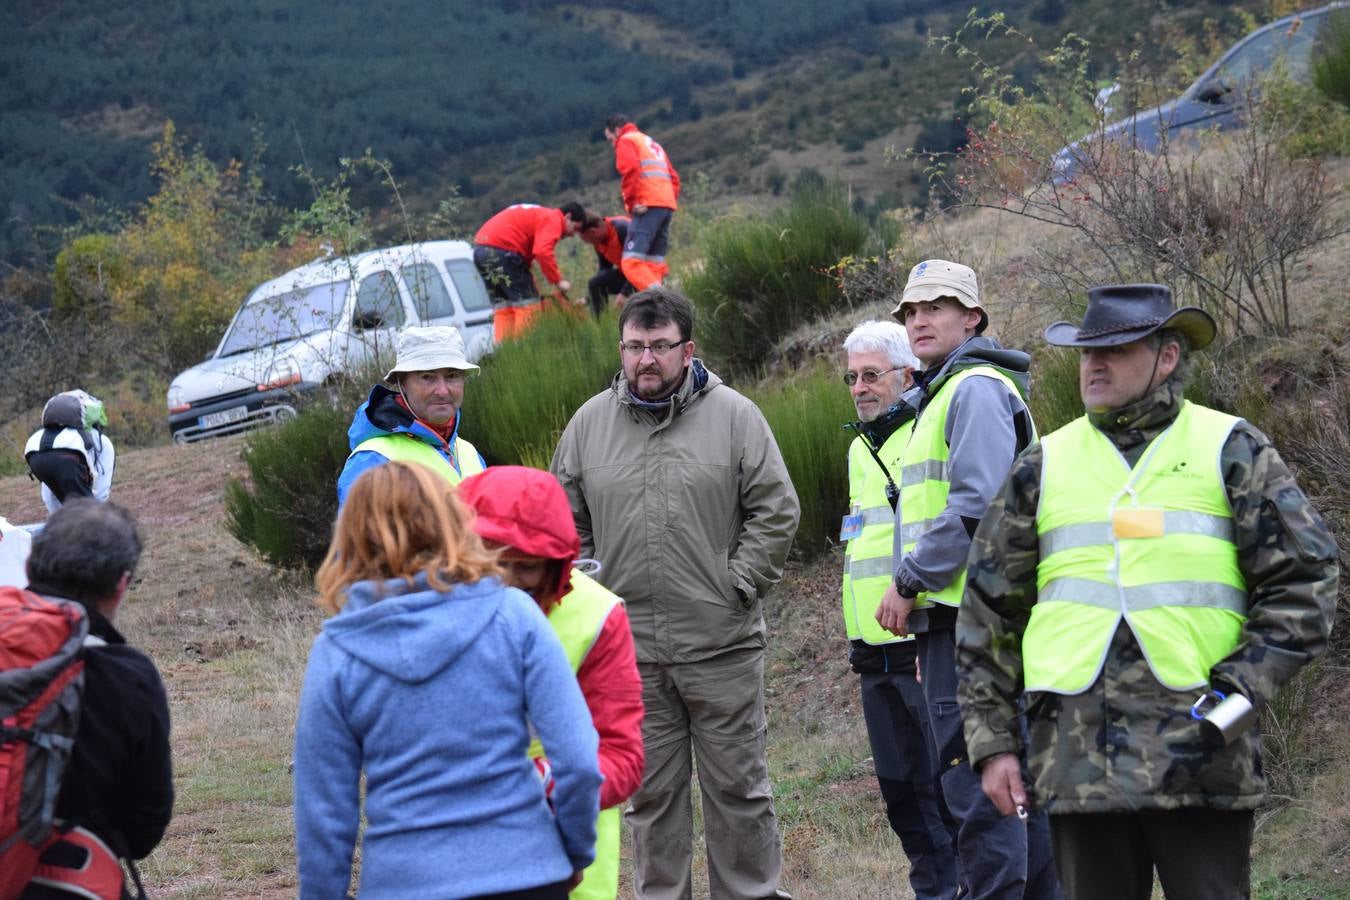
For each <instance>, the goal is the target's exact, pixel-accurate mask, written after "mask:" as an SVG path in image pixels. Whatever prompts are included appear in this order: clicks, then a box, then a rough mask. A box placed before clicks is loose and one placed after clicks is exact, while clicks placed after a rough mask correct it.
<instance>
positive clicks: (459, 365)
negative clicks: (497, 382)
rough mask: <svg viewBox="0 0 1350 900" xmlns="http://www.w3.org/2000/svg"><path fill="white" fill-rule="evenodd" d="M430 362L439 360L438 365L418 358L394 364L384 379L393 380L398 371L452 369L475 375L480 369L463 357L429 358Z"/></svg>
mask: <svg viewBox="0 0 1350 900" xmlns="http://www.w3.org/2000/svg"><path fill="white" fill-rule="evenodd" d="M430 362H440V364H439V365H430V364H429V363H428V364H423V363H422V362H421V361H420V360H418V361H414V362H413V363H411V364H405V365H402V366H400V365H397V364H395V365H394V367H393V368H392V369H390V370H389V371H388V372H385V373H384V380H385V381H393V380H394V376H395V375H397V374H398V373H399V372H435V371H436V370H437V369H453V370H455V371H456V372H464V373H466V374H468V375H476V374H477V373H478V372H479V371H481V370H480V369H479V368H478V366H475V365H474V364H473V363H471V362H469V361H468V360H467V359H463V358H459V359H450V360H444V361H438V360H431V361H430Z"/></svg>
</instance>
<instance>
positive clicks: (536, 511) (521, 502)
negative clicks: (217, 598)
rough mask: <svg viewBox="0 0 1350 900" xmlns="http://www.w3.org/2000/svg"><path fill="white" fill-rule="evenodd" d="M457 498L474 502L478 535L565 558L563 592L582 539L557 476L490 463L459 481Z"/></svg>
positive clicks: (536, 553)
mask: <svg viewBox="0 0 1350 900" xmlns="http://www.w3.org/2000/svg"><path fill="white" fill-rule="evenodd" d="M459 498H460V499H461V500H463V501H464V502H465V503H467V504H469V505H470V506H472V507H473V509H474V512H475V513H477V517H476V518H475V519H474V523H473V528H474V531H476V532H478V536H479V537H481V538H483V539H484V540H487V541H496V542H497V543H499V544H506V545H507V546H510V547H514V548H515V549H517V550H519V551H521V552H522V553H529V554H530V555H532V556H542V557H543V558H545V559H558V560H562V561H563V567H562V583H561V584H559V585H558V593H561V592H562V591H563V589H564V588H565V587H566V585H567V580H568V579H569V578H570V577H571V571H572V563H573V562H575V561H576V558H577V556H578V555H579V554H580V553H581V538H579V537H578V536H577V526H576V523H575V522H574V521H573V520H572V507H571V506H570V505H569V504H568V502H567V494H565V493H563V489H562V485H560V484H558V479H556V478H554V477H553V475H551V474H550V473H548V472H544V471H541V470H539V469H531V468H527V467H525V466H492V467H491V468H489V469H486V470H484V471H482V472H480V473H479V474H477V475H471V476H469V477H468V478H466V479H464V480H463V481H461V482H460V484H459Z"/></svg>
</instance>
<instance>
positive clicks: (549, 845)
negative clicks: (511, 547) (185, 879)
mask: <svg viewBox="0 0 1350 900" xmlns="http://www.w3.org/2000/svg"><path fill="white" fill-rule="evenodd" d="M471 515H472V514H471V513H470V512H468V511H467V510H466V509H465V507H464V506H463V505H462V504H461V503H460V502H459V501H458V500H457V499H456V498H455V496H454V489H453V488H452V487H451V486H450V484H449V482H448V481H446V480H445V479H444V478H442V477H440V476H439V475H437V474H435V473H433V472H432V471H431V470H430V469H427V468H424V467H422V466H420V465H416V464H409V463H399V462H390V463H387V464H386V465H383V466H378V467H376V468H374V469H371V470H370V471H368V472H366V473H365V474H364V475H362V476H361V477H360V478H359V479H358V480H357V481H356V483H355V484H354V485H353V486H352V489H351V492H350V493H349V494H348V496H347V502H346V504H345V505H344V506H343V509H342V512H341V514H340V515H339V517H338V521H337V527H336V533H335V534H334V537H333V543H332V546H331V547H330V548H329V551H328V557H327V558H326V559H325V560H324V562H323V565H322V566H321V567H320V568H319V572H318V575H317V577H316V579H315V582H316V585H317V587H318V590H319V595H320V596H319V601H318V602H319V605H320V606H322V607H323V608H324V609H326V610H328V611H329V612H332V613H335V615H334V616H333V618H331V619H329V620H328V621H327V622H325V623H324V627H323V631H322V633H321V634H320V635H319V637H318V639H317V640H316V641H315V642H314V647H313V649H312V650H311V651H310V655H309V667H308V669H307V671H306V672H305V686H304V690H303V692H302V693H301V697H300V715H299V719H298V721H297V722H296V729H295V824H296V845H297V851H298V855H299V861H300V896H301V897H302V898H323V900H332V898H340V897H343V896H345V895H346V893H347V890H348V886H349V884H350V882H351V876H352V855H353V851H354V848H355V846H356V841H357V832H358V827H359V826H360V823H361V812H362V810H361V800H360V779H361V774H362V773H363V772H364V774H365V777H366V797H365V810H364V811H365V817H366V828H365V833H364V837H363V838H362V847H361V874H360V892H359V893H360V896H361V897H362V898H375V900H378V898H382V897H398V898H406V897H417V898H419V900H436V898H446V900H449V898H487V897H501V898H512V900H527V898H528V900H552V898H557V900H562V898H565V897H566V896H567V891H568V889H569V888H570V887H571V886H572V885H574V884H575V883H576V882H577V881H578V880H579V877H580V874H581V870H582V869H584V868H586V866H587V865H589V864H590V863H591V861H592V859H593V857H594V844H595V819H596V815H597V813H598V812H599V809H600V805H599V789H600V782H601V776H600V772H599V768H598V765H597V762H596V760H597V752H596V749H597V738H596V733H595V728H594V727H593V726H592V724H591V716H590V712H589V710H588V709H587V707H586V702H585V700H584V699H583V698H582V695H581V691H580V689H579V688H578V687H577V680H576V678H575V677H574V676H573V675H572V670H571V667H570V665H569V664H568V661H567V658H566V656H565V655H564V654H563V649H562V646H561V645H560V644H559V643H558V639H557V638H556V637H555V636H554V633H553V631H552V629H551V628H550V627H549V624H548V621H547V620H546V619H545V618H544V614H543V613H542V612H540V611H539V607H538V605H537V604H536V603H535V602H534V601H533V600H532V599H530V597H529V596H528V595H527V594H524V593H522V592H521V591H518V590H515V589H513V588H508V587H504V586H503V585H502V583H501V581H499V580H498V578H497V574H498V572H499V569H498V567H497V563H496V558H495V556H494V555H493V554H492V553H491V552H489V551H487V550H485V549H484V547H483V545H482V543H481V542H480V541H479V539H478V537H477V536H476V535H475V534H474V532H473V530H472V528H471V527H470V525H469V522H470V517H471ZM531 726H533V728H534V730H535V731H536V732H537V733H538V735H539V737H540V738H541V739H542V740H543V742H544V744H545V746H547V747H548V748H549V761H550V763H551V764H552V767H553V779H554V785H555V786H554V789H553V793H552V797H551V800H552V802H551V803H550V802H549V799H548V798H546V797H545V796H544V788H543V784H542V782H541V780H540V777H539V775H538V774H537V772H536V770H535V767H534V763H533V762H531V761H530V759H529V757H528V756H527V755H526V748H527V746H528V745H529V742H530V729H531Z"/></svg>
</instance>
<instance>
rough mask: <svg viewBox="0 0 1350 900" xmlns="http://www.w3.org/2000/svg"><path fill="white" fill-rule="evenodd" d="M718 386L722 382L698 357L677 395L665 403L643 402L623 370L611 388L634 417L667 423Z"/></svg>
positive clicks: (657, 401) (668, 398) (676, 392)
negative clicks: (660, 420) (666, 421)
mask: <svg viewBox="0 0 1350 900" xmlns="http://www.w3.org/2000/svg"><path fill="white" fill-rule="evenodd" d="M717 383H718V379H717V378H716V377H715V376H714V375H713V374H712V373H711V372H709V371H708V369H707V367H706V366H704V365H703V360H701V359H699V358H698V357H697V356H696V357H694V360H693V362H691V363H690V364H689V365H688V367H686V368H685V370H684V378H683V379H682V380H681V381H680V386H679V387H677V388H676V389H675V393H673V394H671V395H670V396H669V397H667V398H665V399H664V400H643V399H641V398H640V397H638V396H636V395H635V394H634V393H633V389H632V387H631V386H630V385H629V384H628V379H627V378H625V377H624V374H623V371H622V370H620V371H619V373H618V374H617V375H615V376H614V381H613V383H612V384H611V385H610V388H611V389H612V390H613V391H614V394H615V396H616V397H617V398H618V400H619V403H621V404H622V405H624V406H625V407H627V408H628V410H629V411H630V412H631V413H633V415H635V416H637V415H640V414H641V413H643V412H646V413H650V414H652V415H654V416H656V417H657V418H658V419H666V418H668V417H669V416H670V415H672V414H674V413H681V412H684V410H686V409H688V407H689V404H691V403H693V402H694V401H695V400H697V399H698V398H699V397H700V396H702V395H703V394H704V393H706V392H707V391H708V390H710V389H711V388H713V387H715V386H716V385H717Z"/></svg>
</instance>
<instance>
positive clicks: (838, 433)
mask: <svg viewBox="0 0 1350 900" xmlns="http://www.w3.org/2000/svg"><path fill="white" fill-rule="evenodd" d="M747 395H748V396H749V397H750V398H751V399H752V400H754V401H755V403H756V404H758V406H759V408H760V410H761V411H762V412H763V413H764V418H765V419H767V420H768V422H769V427H770V428H771V429H772V430H773V436H774V439H775V440H777V442H778V449H779V450H781V451H782V453H783V460H784V462H786V463H787V467H788V473H789V474H790V475H791V476H792V483H793V485H794V486H795V487H796V489H797V497H798V499H800V500H801V505H802V517H801V524H800V525H799V526H798V528H797V541H796V548H797V551H798V552H799V553H800V554H801V555H802V556H805V557H807V558H809V557H812V556H816V555H817V554H819V553H821V552H823V551H825V550H827V549H828V548H829V547H831V546H832V545H833V544H834V543H835V542H836V541H837V540H838V538H839V522H840V520H841V519H842V518H843V515H844V514H845V513H846V512H848V463H847V460H848V445H849V443H850V442H851V441H852V440H853V438H854V433H853V432H852V431H849V430H847V429H845V428H844V425H845V424H846V423H848V422H851V421H853V420H854V419H856V418H857V412H856V411H855V410H854V408H853V403H852V401H851V400H850V399H849V394H848V390H847V389H845V387H844V385H843V384H841V383H840V381H839V379H838V377H837V373H836V372H834V371H833V370H832V369H829V368H827V367H824V366H820V367H818V368H816V369H814V370H812V371H810V372H808V373H805V374H803V375H801V376H799V377H797V378H795V379H793V380H791V381H788V382H784V383H780V384H776V385H774V386H772V387H768V388H764V389H761V390H757V391H747Z"/></svg>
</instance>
